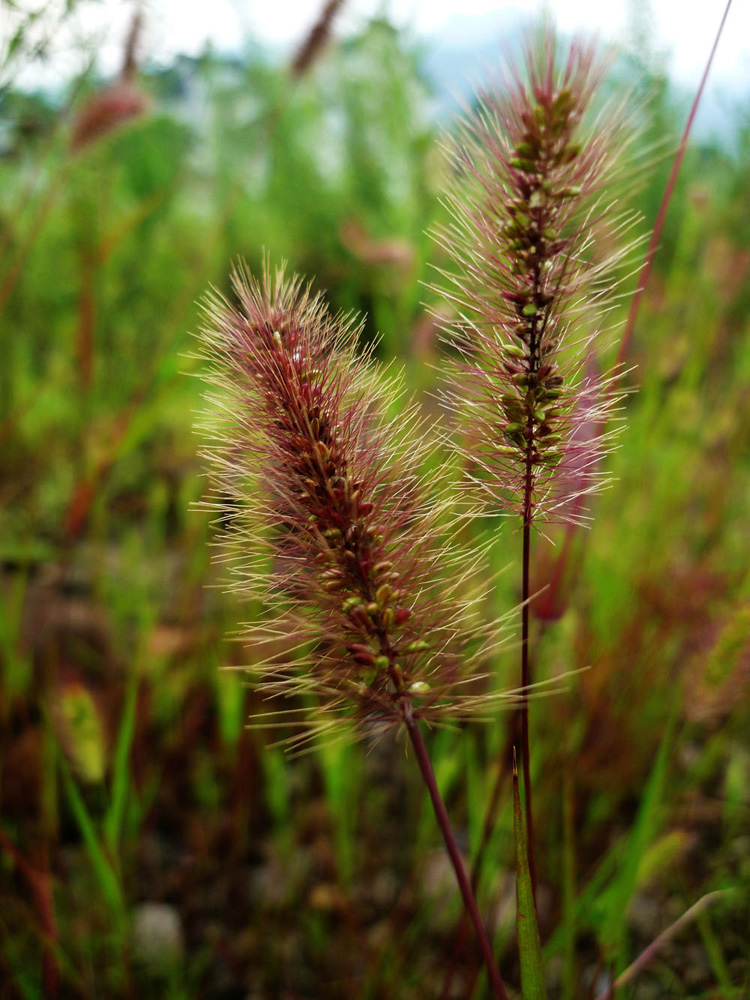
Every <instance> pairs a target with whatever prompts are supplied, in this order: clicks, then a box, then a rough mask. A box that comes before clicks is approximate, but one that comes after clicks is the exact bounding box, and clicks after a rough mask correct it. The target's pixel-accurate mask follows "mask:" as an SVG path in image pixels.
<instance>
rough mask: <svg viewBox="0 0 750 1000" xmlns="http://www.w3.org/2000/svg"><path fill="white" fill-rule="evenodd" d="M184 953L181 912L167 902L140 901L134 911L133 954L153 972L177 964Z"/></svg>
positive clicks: (164, 969)
mask: <svg viewBox="0 0 750 1000" xmlns="http://www.w3.org/2000/svg"><path fill="white" fill-rule="evenodd" d="M184 952H185V942H184V938H183V934H182V923H181V921H180V915H179V913H178V912H177V910H176V909H175V908H174V907H173V906H169V905H168V904H167V903H141V904H140V905H139V906H136V907H135V909H134V910H133V955H134V957H135V958H136V959H137V960H139V961H140V962H142V963H143V965H145V966H147V967H148V968H149V969H151V970H152V971H155V972H165V971H167V970H169V969H171V968H173V967H174V966H176V965H178V964H179V963H180V962H181V961H182V959H183V955H184Z"/></svg>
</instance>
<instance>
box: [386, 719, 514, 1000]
mask: <svg viewBox="0 0 750 1000" xmlns="http://www.w3.org/2000/svg"><path fill="white" fill-rule="evenodd" d="M404 722H405V724H406V729H407V731H408V733H409V738H410V739H411V743H412V746H413V747H414V753H415V754H416V758H417V763H418V764H419V770H420V771H421V772H422V778H423V779H424V783H425V785H426V786H427V791H428V792H429V794H430V799H431V800H432V808H433V809H434V811H435V818H436V819H437V822H438V826H439V827H440V832H441V833H442V835H443V840H444V841H445V847H446V850H447V851H448V857H449V858H450V860H451V864H452V865H453V869H454V871H455V873H456V879H457V880H458V887H459V889H460V890H461V896H462V897H463V901H464V906H465V907H466V910H467V913H468V914H469V917H470V918H471V921H472V923H473V924H474V929H475V931H476V935H477V940H478V942H479V947H480V949H481V951H482V955H483V957H484V961H485V964H486V966H487V974H488V976H489V979H490V983H491V984H492V990H493V992H494V994H495V996H496V997H498V998H499V1000H508V991H507V990H506V988H505V984H504V983H503V980H502V978H501V976H500V972H499V970H498V968H497V964H496V962H495V956H494V955H493V953H492V945H491V944H490V940H489V938H488V936H487V931H486V930H485V927H484V924H483V923H482V918H481V916H480V915H479V908H478V907H477V901H476V899H475V898H474V892H473V891H472V888H471V882H470V881H469V876H468V873H467V871H466V867H465V865H464V862H463V858H462V857H461V853H460V851H459V850H458V845H457V844H456V838H455V835H454V833H453V828H452V826H451V822H450V819H449V817H448V813H447V811H446V808H445V803H444V802H443V799H442V797H441V795H440V790H439V789H438V786H437V781H436V780H435V772H434V771H433V769H432V763H431V761H430V757H429V754H428V753H427V747H426V746H425V742H424V739H423V738H422V733H421V732H420V730H419V724H418V723H417V721H416V719H415V718H414V715H413V713H412V710H411V705H410V704H408V703H407V705H406V710H405V713H404Z"/></svg>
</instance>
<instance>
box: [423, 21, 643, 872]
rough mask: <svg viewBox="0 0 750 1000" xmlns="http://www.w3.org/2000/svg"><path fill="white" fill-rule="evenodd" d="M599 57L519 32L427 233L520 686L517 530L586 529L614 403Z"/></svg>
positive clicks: (610, 115)
mask: <svg viewBox="0 0 750 1000" xmlns="http://www.w3.org/2000/svg"><path fill="white" fill-rule="evenodd" d="M605 69H606V64H604V63H603V62H601V61H600V60H598V59H597V56H596V50H595V49H594V48H593V47H592V46H591V45H587V44H584V43H582V42H579V41H575V42H573V44H572V45H571V47H570V49H569V52H568V54H567V56H565V57H561V55H560V52H559V49H558V43H557V42H556V40H555V36H554V34H553V33H552V31H551V30H544V31H542V33H541V34H540V35H537V36H536V37H532V39H531V40H530V42H529V43H528V44H527V47H526V51H525V59H524V64H523V66H522V67H515V68H513V70H512V72H511V74H509V76H508V78H507V79H506V80H505V81H504V86H503V87H502V88H501V89H497V90H492V91H489V92H487V93H485V94H483V95H481V99H480V106H479V110H478V112H477V113H475V114H473V115H471V116H469V117H468V118H467V119H466V120H465V121H464V123H463V126H462V128H461V130H460V132H459V135H458V138H457V140H456V142H455V143H454V145H453V146H452V149H451V152H452V158H453V164H454V168H455V182H454V186H453V189H452V190H451V192H450V193H449V196H448V207H449V209H450V210H451V212H452V215H453V223H452V225H451V226H450V227H449V228H447V229H446V230H444V231H443V232H442V233H439V234H438V239H439V240H440V241H441V243H442V244H443V246H444V248H445V249H446V250H447V251H448V253H449V255H450V256H451V257H452V258H453V260H454V261H455V262H456V264H457V265H458V273H457V274H455V275H445V277H447V278H449V280H450V296H449V297H450V298H452V299H453V301H454V303H456V304H457V306H458V308H459V312H460V315H461V321H460V322H459V323H458V324H457V325H456V326H455V328H454V329H453V330H452V331H450V332H449V340H450V341H451V343H452V344H453V345H454V347H455V348H456V349H457V351H458V354H459V358H460V362H459V369H458V372H457V374H456V376H455V378H454V380H453V384H452V387H451V388H450V389H449V390H448V392H447V398H448V402H449V404H450V405H451V408H452V409H453V411H454V412H456V413H457V414H458V415H459V424H461V422H462V421H463V431H464V435H465V440H466V445H465V446H464V448H463V451H464V454H465V456H466V457H467V458H468V459H469V461H470V462H471V463H472V464H473V466H474V469H475V470H477V471H476V474H475V476H474V480H475V482H474V485H475V486H476V487H477V488H478V490H479V505H478V507H479V511H480V512H482V513H486V512H488V511H489V512H492V513H502V514H509V513H515V514H517V515H519V516H520V520H521V524H522V527H523V550H522V588H521V599H522V605H521V687H522V689H523V690H528V689H529V688H530V687H531V685H532V680H533V678H532V673H531V666H530V658H529V599H530V596H531V594H530V550H531V531H532V527H533V526H534V525H535V524H536V523H537V522H538V521H539V520H540V519H541V518H543V517H549V518H552V517H557V518H559V519H560V520H565V519H568V520H572V521H585V507H584V506H583V503H582V500H583V498H585V497H586V496H587V495H588V494H590V493H591V492H593V491H594V490H595V489H597V488H598V487H599V486H601V484H602V474H601V459H602V457H603V455H604V454H605V452H606V451H607V450H608V449H609V448H610V447H611V444H612V433H611V432H604V433H602V434H598V433H596V432H594V433H592V428H593V429H598V428H602V427H605V426H606V420H607V417H608V416H611V414H612V411H613V410H614V408H615V407H616V404H617V402H618V394H617V391H616V389H615V385H616V381H615V374H614V373H613V374H612V375H611V376H609V377H604V378H601V377H598V376H597V373H596V363H595V356H596V346H597V345H596V340H597V339H598V332H599V331H598V330H597V327H598V325H599V324H601V322H602V319H603V317H604V315H605V314H606V313H607V311H608V310H609V308H611V303H612V292H613V290H614V289H615V288H616V286H617V283H618V278H619V277H620V276H621V274H618V268H619V267H620V266H621V265H622V262H623V260H624V258H625V256H626V252H627V249H629V248H626V247H624V246H623V241H622V233H623V232H626V231H627V230H628V228H629V227H630V226H631V225H632V223H633V222H634V221H635V220H634V217H633V216H632V215H629V214H628V213H627V212H625V213H623V212H622V210H621V209H620V208H619V207H618V199H617V197H616V193H615V192H614V191H613V188H612V183H613V180H614V179H616V178H617V177H618V175H619V174H620V173H621V171H622V170H623V168H624V164H625V163H626V151H627V147H628V145H629V142H630V141H631V138H632V137H631V134H630V132H629V128H628V126H627V123H626V121H625V119H624V117H623V116H622V114H621V113H619V112H618V111H617V109H615V108H612V107H607V106H606V105H605V106H604V107H603V108H602V109H601V110H600V111H599V112H598V113H596V112H595V109H594V104H595V95H596V92H597V90H598V88H599V87H600V85H601V83H602V82H603V78H604V71H605ZM515 725H516V734H515V736H514V739H515V740H517V741H519V742H520V748H521V758H522V764H523V779H524V789H525V809H526V827H527V830H528V849H529V865H530V871H531V881H532V885H533V886H534V889H535V887H536V873H535V864H534V823H533V811H532V804H531V803H532V790H531V780H530V751H529V717H528V704H527V703H526V702H524V703H523V704H522V705H521V707H520V709H519V711H518V712H517V713H516V722H515Z"/></svg>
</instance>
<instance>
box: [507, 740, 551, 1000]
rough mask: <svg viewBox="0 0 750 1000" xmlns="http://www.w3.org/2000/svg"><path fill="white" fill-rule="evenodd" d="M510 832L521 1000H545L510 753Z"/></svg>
mask: <svg viewBox="0 0 750 1000" xmlns="http://www.w3.org/2000/svg"><path fill="white" fill-rule="evenodd" d="M513 833H514V836H515V841H516V933H517V935H518V954H519V958H520V963H521V993H522V995H523V1000H546V998H547V988H546V986H545V982H544V966H543V964H542V946H541V943H540V941H539V927H538V926H537V921H536V908H535V906H534V893H533V890H532V887H531V872H530V870H529V848H528V840H527V836H526V820H525V818H524V814H523V809H522V808H521V795H520V792H519V790H518V768H517V766H516V755H515V750H514V752H513Z"/></svg>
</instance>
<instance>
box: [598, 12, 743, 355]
mask: <svg viewBox="0 0 750 1000" xmlns="http://www.w3.org/2000/svg"><path fill="white" fill-rule="evenodd" d="M731 6H732V0H727V5H726V7H725V8H724V15H723V17H722V19H721V23H720V24H719V30H718V31H717V33H716V38H715V39H714V44H713V48H712V49H711V54H710V56H709V57H708V62H707V63H706V68H705V70H704V71H703V76H702V77H701V82H700V84H699V85H698V90H697V91H696V94H695V98H694V100H693V106H692V107H691V109H690V114H689V115H688V120H687V122H686V123H685V130H684V132H683V133H682V139H680V145H679V147H678V149H677V155H676V156H675V158H674V162H673V163H672V169H671V171H670V173H669V179H668V180H667V186H666V187H665V189H664V195H663V197H662V199H661V204H660V205H659V211H658V212H657V215H656V222H655V223H654V228H653V232H652V233H651V239H650V240H649V244H648V250H647V251H646V259H645V260H644V262H643V267H642V268H641V273H640V275H639V276H638V287H637V288H636V290H635V294H634V295H633V299H632V301H631V303H630V309H629V311H628V318H627V321H626V323H625V329H624V331H623V334H622V340H621V341H620V349H619V351H618V352H617V362H616V364H617V365H620V364H622V362H623V361H624V359H625V355H626V354H627V350H628V347H629V346H630V341H631V340H632V338H633V330H634V328H635V321H636V317H637V316H638V309H639V307H640V304H641V299H642V298H643V293H644V292H645V290H646V285H647V284H648V279H649V276H650V274H651V265H652V264H653V261H654V257H655V256H656V251H657V250H658V248H659V240H660V239H661V231H662V229H663V228H664V220H665V218H666V216H667V210H668V208H669V203H670V201H671V200H672V195H673V193H674V189H675V185H676V184H677V177H678V175H679V173H680V167H681V166H682V160H683V158H684V156H685V150H686V149H687V143H688V138H689V136H690V132H691V130H692V128H693V122H694V121H695V116H696V114H697V112H698V105H699V104H700V100H701V97H702V96H703V90H704V88H705V86H706V80H707V79H708V74H709V72H710V70H711V64H712V63H713V61H714V56H715V55H716V49H717V48H718V45H719V39H720V38H721V33H722V31H723V30H724V25H725V23H726V20H727V15H728V14H729V8H730V7H731Z"/></svg>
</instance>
